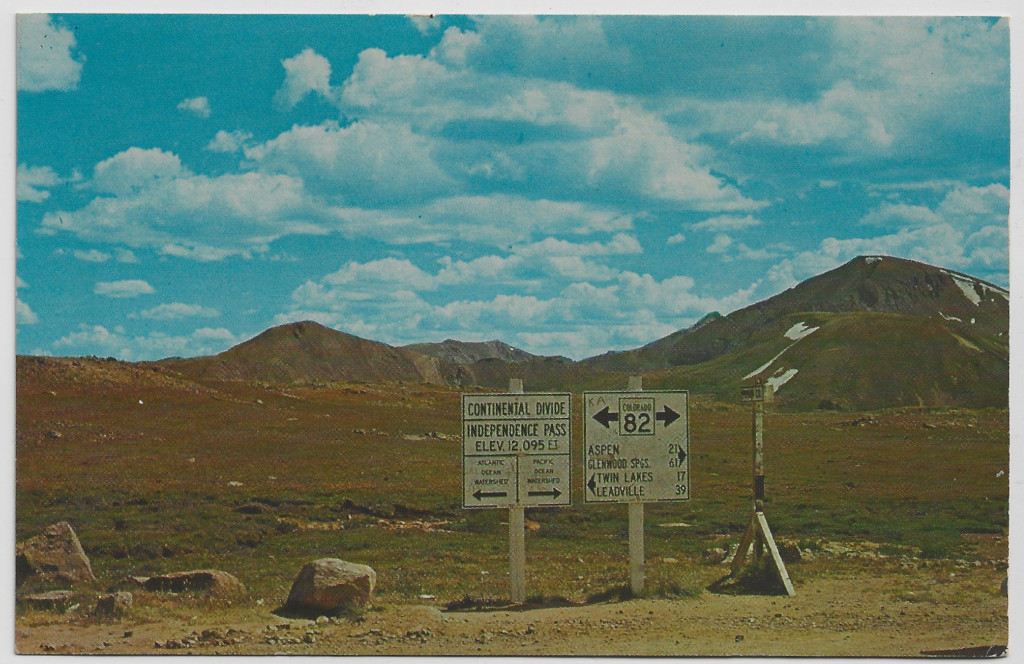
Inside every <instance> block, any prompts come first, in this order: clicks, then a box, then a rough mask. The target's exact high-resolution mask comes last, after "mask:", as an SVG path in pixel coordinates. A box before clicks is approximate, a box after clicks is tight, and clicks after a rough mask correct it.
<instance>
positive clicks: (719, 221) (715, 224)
mask: <svg viewBox="0 0 1024 664" xmlns="http://www.w3.org/2000/svg"><path fill="white" fill-rule="evenodd" d="M760 225H761V220H760V219H756V218H754V217H752V216H750V215H749V214H748V215H746V216H744V217H738V216H735V215H728V214H726V215H719V216H717V217H711V218H710V219H705V220H704V221H701V222H698V223H696V224H694V225H693V226H691V228H693V229H695V230H701V231H713V232H720V231H739V230H743V229H745V228H751V227H753V226H760Z"/></svg>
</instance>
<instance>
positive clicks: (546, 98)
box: [340, 30, 765, 211]
mask: <svg viewBox="0 0 1024 664" xmlns="http://www.w3.org/2000/svg"><path fill="white" fill-rule="evenodd" d="M456 34H458V35H460V37H459V38H460V39H465V38H466V36H465V33H462V32H459V31H457V30H456V31H452V30H449V31H448V32H446V36H449V37H450V36H452V35H456ZM442 52H443V49H440V50H435V52H434V53H433V57H437V58H442V59H443V60H444V62H441V61H437V60H434V59H432V57H422V56H406V55H400V56H396V57H393V58H391V57H388V56H387V54H386V53H385V52H384V51H382V50H380V49H367V50H365V51H363V52H362V53H360V56H359V62H358V63H357V64H356V66H355V68H354V69H353V72H352V75H351V76H350V77H349V78H348V79H347V80H346V81H345V83H344V84H343V86H342V94H341V97H340V109H341V110H342V112H344V113H346V114H361V113H366V114H375V115H376V116H377V117H387V118H391V119H402V120H403V121H404V122H407V123H408V124H409V126H410V127H411V128H412V131H413V132H415V133H417V134H420V135H425V134H438V133H440V132H441V131H442V130H443V129H444V128H445V127H446V126H448V125H449V123H456V124H458V123H466V122H474V121H475V122H488V121H489V122H499V123H526V124H528V125H530V126H534V127H538V128H546V129H549V130H551V131H555V132H556V134H557V133H558V132H562V133H563V134H564V135H565V136H566V139H565V140H559V141H548V142H545V143H541V144H535V145H524V146H522V147H518V148H517V147H514V146H513V147H510V148H509V149H508V150H505V151H504V153H503V154H502V155H501V159H502V160H504V162H505V165H504V166H501V168H500V169H499V172H501V173H503V174H516V175H515V177H516V178H517V179H519V180H522V181H526V182H544V181H547V180H549V179H550V177H551V173H558V174H559V178H558V179H559V183H560V184H561V185H562V189H563V190H566V191H576V192H578V193H581V192H588V194H589V195H591V197H592V196H593V195H594V194H598V195H601V196H608V197H616V196H620V195H621V194H623V193H626V194H630V195H633V196H637V195H639V196H642V197H646V198H654V199H661V200H670V201H674V202H678V203H682V204H684V205H685V206H687V207H690V208H692V209H699V210H714V211H731V210H755V209H759V208H761V207H763V206H764V205H765V204H764V203H762V202H759V201H753V200H750V199H748V198H746V197H745V196H743V195H742V193H741V192H740V191H739V190H738V189H737V188H736V187H735V186H734V185H732V184H730V183H728V182H726V181H725V180H724V179H723V178H722V177H720V176H718V175H714V174H712V172H711V167H710V165H709V162H711V161H712V159H711V154H710V153H709V152H708V151H707V150H705V149H703V148H701V147H699V146H696V145H694V144H690V143H687V142H686V141H684V140H682V139H681V138H680V137H678V136H676V135H675V134H674V133H673V131H672V129H671V127H670V126H669V125H668V124H666V123H665V122H664V121H662V120H661V119H660V118H658V117H657V116H655V115H654V114H652V113H651V112H649V111H647V110H645V109H644V108H643V107H642V106H641V105H640V104H639V103H637V101H636V100H633V99H630V98H627V97H622V96H617V95H615V94H612V93H609V92H603V91H593V90H581V89H579V88H577V87H575V86H573V85H570V84H568V83H560V82H551V81H545V80H542V79H539V78H531V77H526V76H509V75H505V74H499V73H490V74H489V73H481V72H479V71H475V70H473V69H469V68H459V67H457V66H454V65H453V66H446V64H445V63H449V64H450V61H451V60H452V59H453V58H452V57H450V56H447V55H444V56H442ZM569 137H572V138H571V139H570V138H569ZM447 147H448V148H449V149H455V146H447ZM461 149H469V148H465V147H463V148H461ZM461 156H462V157H464V155H461ZM484 157H485V158H484ZM496 157H497V155H494V154H487V155H484V156H483V157H482V158H481V160H480V161H479V163H476V164H475V165H474V166H472V167H470V169H469V172H471V173H477V174H480V173H482V174H485V175H493V172H494V169H495V168H497V167H498V166H499V163H498V162H499V161H500V160H499V159H497V158H496ZM463 163H467V162H465V160H464V159H463ZM468 163H473V162H472V161H471V162H468ZM467 174H469V173H467Z"/></svg>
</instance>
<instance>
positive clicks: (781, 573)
mask: <svg viewBox="0 0 1024 664" xmlns="http://www.w3.org/2000/svg"><path fill="white" fill-rule="evenodd" d="M772 396H773V394H772V386H771V384H770V383H764V384H761V385H755V386H753V387H745V388H743V389H742V390H741V391H740V398H741V399H742V400H743V401H749V402H751V404H752V407H753V408H752V412H751V436H752V437H753V439H754V484H753V493H754V500H753V508H754V509H753V513H752V514H751V516H750V523H749V524H748V525H747V530H746V532H745V533H743V538H742V539H741V540H740V546H739V548H738V549H737V550H736V557H735V558H733V561H732V574H733V575H734V576H735V575H736V574H738V573H739V571H740V570H741V569H743V565H744V563H746V560H747V555H748V552H749V551H750V549H751V547H753V552H754V554H753V555H754V565H755V566H759V565H760V563H761V558H762V556H764V555H765V553H767V554H768V555H769V556H770V560H771V567H772V569H774V570H775V575H776V576H777V577H778V579H779V581H780V582H781V583H782V586H783V587H784V588H785V589H786V594H787V595H789V596H790V597H792V596H793V595H795V594H796V591H795V590H794V589H793V582H792V581H791V580H790V578H789V572H787V571H786V564H785V563H784V562H782V556H781V555H780V554H779V547H778V546H777V545H776V544H775V538H774V537H772V531H771V529H770V528H769V527H768V520H767V519H766V518H765V516H764V404H765V403H771V401H772Z"/></svg>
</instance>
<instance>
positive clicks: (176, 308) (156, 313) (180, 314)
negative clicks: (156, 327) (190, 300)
mask: <svg viewBox="0 0 1024 664" xmlns="http://www.w3.org/2000/svg"><path fill="white" fill-rule="evenodd" d="M139 316H141V317H142V318H148V319H150V320H180V319H182V318H196V317H199V318H217V317H218V316H220V312H219V311H218V310H216V309H214V308H213V307H204V306H202V305H199V304H185V303H184V302H168V303H165V304H159V305H157V306H155V307H153V308H151V309H146V310H144V311H140V312H139Z"/></svg>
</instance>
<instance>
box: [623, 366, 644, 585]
mask: <svg viewBox="0 0 1024 664" xmlns="http://www.w3.org/2000/svg"><path fill="white" fill-rule="evenodd" d="M643 380H644V379H643V376H630V377H629V386H628V387H627V388H626V391H627V392H642V391H643V389H644V387H643V385H644V383H643ZM645 580H646V579H645V573H644V503H643V500H642V499H641V498H640V496H635V497H634V500H633V501H632V502H631V503H629V589H630V590H631V591H632V592H633V594H634V595H636V596H637V597H639V596H641V595H643V594H644V582H645Z"/></svg>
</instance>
